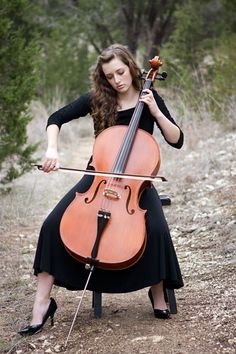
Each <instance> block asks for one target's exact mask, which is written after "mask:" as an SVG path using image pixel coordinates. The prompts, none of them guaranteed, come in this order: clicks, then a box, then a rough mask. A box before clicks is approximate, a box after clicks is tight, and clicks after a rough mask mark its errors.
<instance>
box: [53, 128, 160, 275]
mask: <svg viewBox="0 0 236 354" xmlns="http://www.w3.org/2000/svg"><path fill="white" fill-rule="evenodd" d="M127 129H128V127H127V126H114V127H110V128H108V129H106V130H104V131H103V132H102V133H101V134H100V135H99V136H98V137H97V138H96V140H95V144H94V149H93V161H94V168H95V170H99V171H112V168H113V165H114V161H115V159H116V157H117V155H118V152H119V149H120V146H121V144H122V142H123V140H124V137H125V134H126V132H127ZM159 166H160V149H159V145H158V144H157V142H156V141H155V139H154V138H153V137H152V136H151V135H150V134H149V133H147V132H145V131H143V130H141V129H138V130H137V132H136V135H135V138H134V141H133V145H132V158H129V159H128V161H127V164H126V168H125V172H126V173H132V174H137V175H139V174H144V173H147V172H148V173H149V174H150V175H156V174H157V172H158V169H159ZM146 186H147V182H145V181H134V180H131V179H123V178H122V179H121V178H120V179H118V178H112V179H111V178H105V177H101V176H96V177H94V181H93V184H92V185H91V187H90V189H89V190H88V191H87V192H86V193H77V194H76V196H75V199H74V200H73V202H72V203H71V204H70V205H69V206H68V208H67V209H66V211H65V213H64V215H63V217H62V220H61V225H60V233H61V238H62V241H63V243H64V245H65V247H66V249H67V250H68V252H69V253H70V254H71V255H72V256H73V257H75V258H76V259H77V260H79V261H81V262H83V263H90V257H91V252H92V249H93V247H94V243H95V242H96V237H97V234H98V228H99V226H98V213H99V211H100V210H104V211H105V212H106V211H109V213H110V218H109V220H108V222H107V224H106V226H105V227H104V229H103V231H102V235H101V237H100V241H99V247H98V252H97V255H96V266H97V267H99V268H104V269H111V270H115V269H124V268H127V267H129V266H131V265H132V264H134V263H135V262H137V261H138V259H139V258H140V257H141V256H142V254H143V251H144V249H145V245H146V225H145V212H146V211H145V210H142V209H140V207H139V199H140V195H141V193H142V191H143V189H144V188H145V187H146ZM106 191H107V193H106ZM109 191H110V192H109Z"/></svg>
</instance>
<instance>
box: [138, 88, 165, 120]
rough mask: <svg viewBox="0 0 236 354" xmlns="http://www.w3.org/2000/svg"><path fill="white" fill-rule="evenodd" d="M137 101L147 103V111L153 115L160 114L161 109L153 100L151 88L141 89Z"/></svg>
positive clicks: (157, 115) (156, 116)
mask: <svg viewBox="0 0 236 354" xmlns="http://www.w3.org/2000/svg"><path fill="white" fill-rule="evenodd" d="M139 101H141V102H144V103H146V104H147V105H148V108H149V111H150V113H151V115H152V116H153V117H155V118H158V117H159V116H160V115H161V111H160V109H159V107H158V105H157V103H156V101H155V98H154V96H153V93H152V91H151V90H149V89H145V90H143V91H142V94H141V96H140V98H139Z"/></svg>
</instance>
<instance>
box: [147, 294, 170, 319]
mask: <svg viewBox="0 0 236 354" xmlns="http://www.w3.org/2000/svg"><path fill="white" fill-rule="evenodd" d="M148 296H149V299H150V301H151V304H152V308H153V313H154V316H155V317H156V318H161V319H163V320H167V319H168V318H170V311H169V310H168V309H166V310H159V309H155V308H154V300H153V296H152V290H151V288H150V289H149V290H148Z"/></svg>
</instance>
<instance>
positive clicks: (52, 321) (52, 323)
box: [51, 316, 54, 327]
mask: <svg viewBox="0 0 236 354" xmlns="http://www.w3.org/2000/svg"><path fill="white" fill-rule="evenodd" d="M51 326H52V327H53V326H54V316H51Z"/></svg>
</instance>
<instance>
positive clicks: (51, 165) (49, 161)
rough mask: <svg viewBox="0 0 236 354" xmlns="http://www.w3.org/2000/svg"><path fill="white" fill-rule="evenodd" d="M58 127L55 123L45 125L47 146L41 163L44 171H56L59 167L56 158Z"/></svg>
mask: <svg viewBox="0 0 236 354" xmlns="http://www.w3.org/2000/svg"><path fill="white" fill-rule="evenodd" d="M58 135H59V127H58V126H57V125H56V124H52V125H49V126H48V127H47V137H48V147H47V150H46V154H45V158H44V161H43V163H42V170H43V171H44V172H51V171H56V170H58V168H59V167H60V165H59V158H58Z"/></svg>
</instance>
